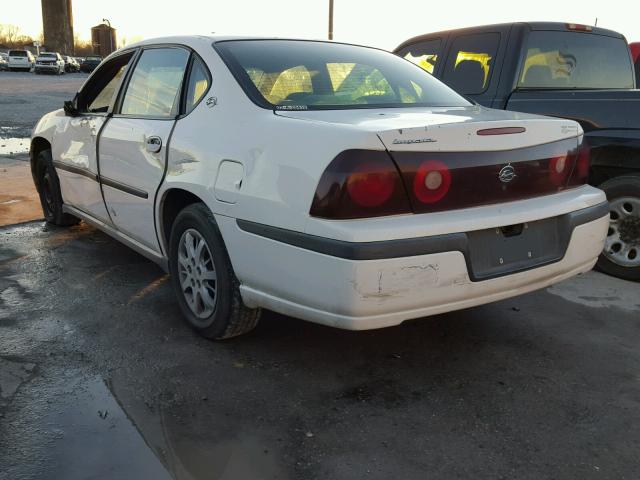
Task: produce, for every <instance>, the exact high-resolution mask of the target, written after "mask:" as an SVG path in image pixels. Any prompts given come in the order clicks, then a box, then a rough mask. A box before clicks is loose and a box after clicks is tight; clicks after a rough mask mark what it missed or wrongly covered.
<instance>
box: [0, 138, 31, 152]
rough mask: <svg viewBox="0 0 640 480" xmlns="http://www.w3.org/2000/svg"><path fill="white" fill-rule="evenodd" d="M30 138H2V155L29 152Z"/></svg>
mask: <svg viewBox="0 0 640 480" xmlns="http://www.w3.org/2000/svg"><path fill="white" fill-rule="evenodd" d="M29 143H30V142H29V138H15V137H14V138H0V155H17V154H19V153H28V152H29Z"/></svg>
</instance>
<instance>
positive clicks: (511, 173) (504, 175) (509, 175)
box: [498, 164, 516, 183]
mask: <svg viewBox="0 0 640 480" xmlns="http://www.w3.org/2000/svg"><path fill="white" fill-rule="evenodd" d="M498 178H499V179H500V181H501V182H502V183H509V182H510V181H511V180H513V179H514V178H516V169H515V168H513V167H512V166H511V164H508V165H505V166H504V167H502V169H501V170H500V173H498Z"/></svg>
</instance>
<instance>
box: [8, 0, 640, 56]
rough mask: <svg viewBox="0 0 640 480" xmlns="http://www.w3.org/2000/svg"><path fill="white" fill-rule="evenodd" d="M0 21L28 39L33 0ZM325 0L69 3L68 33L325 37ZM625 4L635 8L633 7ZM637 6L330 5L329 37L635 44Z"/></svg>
mask: <svg viewBox="0 0 640 480" xmlns="http://www.w3.org/2000/svg"><path fill="white" fill-rule="evenodd" d="M2 3H3V5H2V7H0V23H9V24H15V25H18V26H19V27H20V28H21V30H22V31H23V33H25V34H29V35H32V36H36V35H38V33H39V32H40V31H41V30H42V19H41V7H40V0H20V1H11V2H4V1H3V2H2ZM328 4H329V1H328V0H231V1H216V0H179V1H176V2H170V1H158V0H99V1H96V0H74V2H73V15H74V29H75V32H76V33H77V34H78V35H79V36H80V37H81V38H83V39H89V38H90V28H91V27H92V26H94V25H96V24H98V23H101V22H102V18H108V19H109V20H110V21H111V24H112V25H113V26H114V27H115V28H116V29H117V31H118V39H119V40H118V41H119V42H120V39H121V38H122V37H126V39H127V40H128V41H129V42H131V41H136V40H140V39H142V38H149V37H156V36H163V35H174V34H183V33H189V34H210V33H211V32H216V33H219V34H251V35H271V36H281V37H302V38H326V37H327V18H328ZM633 5H636V6H635V7H633ZM638 5H639V3H638V0H622V1H617V2H616V1H614V2H612V1H603V0H580V1H577V0H566V1H564V2H563V1H558V0H535V1H534V2H528V4H527V7H524V6H523V4H522V3H519V2H507V1H498V0H484V1H478V0H474V1H470V0H450V1H443V2H436V1H433V0H431V1H429V0H391V1H388V2H383V1H380V0H335V21H334V23H335V26H334V38H335V39H336V40H339V41H346V42H353V43H361V44H366V45H373V46H376V47H380V48H385V49H393V48H394V47H395V46H397V45H398V44H399V43H401V42H402V41H403V40H405V39H407V38H409V37H412V36H414V35H418V34H421V33H427V32H434V31H438V30H445V29H449V28H457V27H465V26H473V25H483V24H488V23H498V22H511V21H522V20H547V21H559V22H575V23H586V24H589V25H593V24H594V22H595V20H596V18H597V19H598V26H600V27H604V28H610V29H612V30H616V31H618V32H620V33H622V34H624V35H625V36H626V37H627V39H628V40H629V41H640V23H639V20H638V19H639V18H640V17H639V14H640V6H638Z"/></svg>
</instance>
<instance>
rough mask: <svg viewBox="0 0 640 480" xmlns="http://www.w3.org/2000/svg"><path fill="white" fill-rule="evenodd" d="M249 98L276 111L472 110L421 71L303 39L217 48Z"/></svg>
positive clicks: (369, 52) (378, 54)
mask: <svg viewBox="0 0 640 480" xmlns="http://www.w3.org/2000/svg"><path fill="white" fill-rule="evenodd" d="M215 47H216V49H217V50H218V51H219V52H220V54H221V55H222V57H223V59H224V60H225V62H226V63H227V65H229V67H230V69H231V70H232V72H233V73H234V75H235V77H236V79H237V80H238V81H239V83H240V85H241V86H242V88H243V89H244V90H245V92H246V93H247V95H249V97H250V98H251V99H252V100H253V101H254V102H256V103H257V104H258V105H260V106H262V107H265V108H275V109H278V110H325V109H349V108H385V107H386V108H392V107H422V106H425V107H434V106H468V105H470V104H469V102H467V101H466V100H465V99H464V98H463V97H461V96H460V95H458V94H457V93H455V92H454V91H453V90H451V89H450V88H449V87H447V86H445V85H444V84H443V83H441V82H440V81H438V80H436V79H435V78H433V77H432V76H431V75H429V74H428V73H427V72H425V71H424V70H422V69H421V68H419V67H417V66H415V65H412V64H411V63H410V62H407V61H406V60H403V59H401V58H398V57H397V56H395V55H393V54H391V53H387V52H383V51H380V50H375V49H372V48H365V47H357V46H353V45H344V44H339V43H329V42H313V41H300V40H235V41H226V42H218V43H216V44H215Z"/></svg>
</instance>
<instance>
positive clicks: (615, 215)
mask: <svg viewBox="0 0 640 480" xmlns="http://www.w3.org/2000/svg"><path fill="white" fill-rule="evenodd" d="M609 210H610V217H611V220H610V222H609V232H608V234H607V240H606V242H605V245H604V256H605V257H606V258H608V259H609V260H611V261H612V262H613V263H615V264H616V265H620V266H622V267H637V266H640V198H635V197H622V198H616V199H614V200H612V201H611V202H609Z"/></svg>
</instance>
